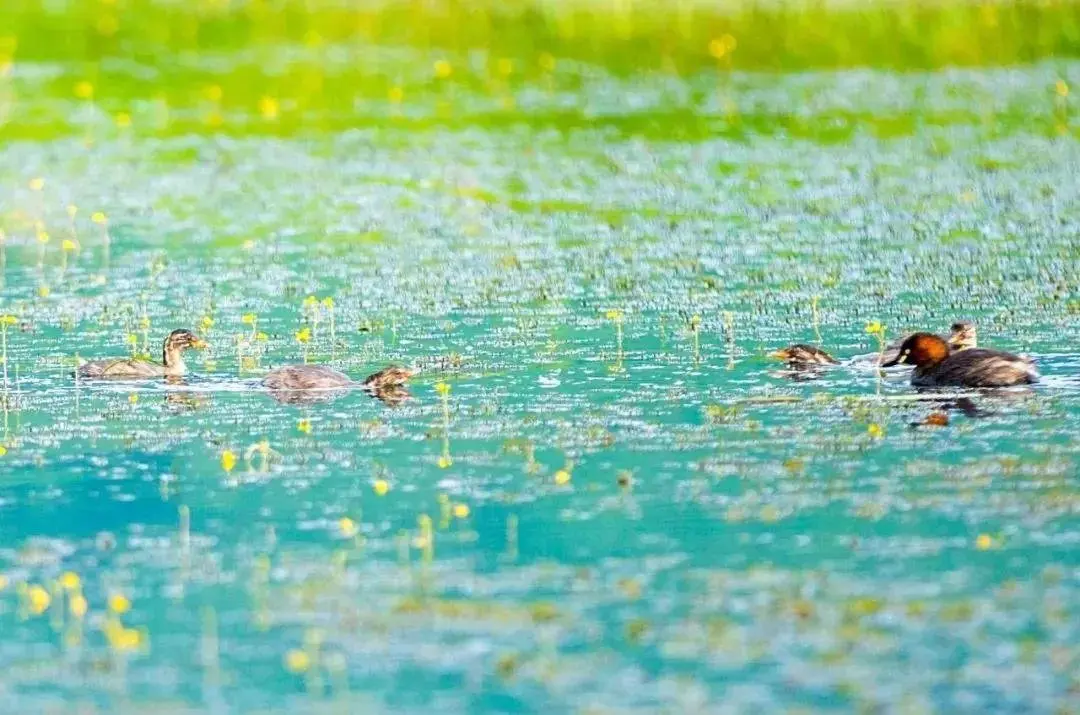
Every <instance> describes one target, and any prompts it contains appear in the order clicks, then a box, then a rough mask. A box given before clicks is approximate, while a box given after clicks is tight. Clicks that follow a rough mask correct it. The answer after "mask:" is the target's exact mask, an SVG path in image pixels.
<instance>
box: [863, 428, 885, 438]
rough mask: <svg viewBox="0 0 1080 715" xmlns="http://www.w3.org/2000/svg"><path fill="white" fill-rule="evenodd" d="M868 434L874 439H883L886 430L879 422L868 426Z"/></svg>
mask: <svg viewBox="0 0 1080 715" xmlns="http://www.w3.org/2000/svg"><path fill="white" fill-rule="evenodd" d="M866 432H867V434H869V435H870V436H871V437H873V438H874V439H881V438H882V437H884V436H885V430H884V429H883V428H882V427H881V425H879V424H872V425H870V426H869V427H867V428H866Z"/></svg>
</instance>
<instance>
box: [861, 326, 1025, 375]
mask: <svg viewBox="0 0 1080 715" xmlns="http://www.w3.org/2000/svg"><path fill="white" fill-rule="evenodd" d="M901 364H903V365H914V366H915V370H914V372H912V374H911V384H912V385H917V386H920V387H939V386H954V387H1009V386H1012V385H1027V384H1031V383H1033V382H1036V381H1037V380H1038V379H1039V373H1038V371H1036V369H1035V365H1034V364H1033V363H1032V362H1031V360H1029V359H1027V358H1023V357H1020V356H1019V355H1013V354H1012V353H1007V352H1002V351H1000V350H986V349H982V348H970V349H967V350H960V351H956V352H954V351H951V350H950V349H949V344H948V343H947V342H946V341H945V340H943V339H942V338H941V336H939V335H934V334H933V333H915V334H914V335H912V336H910V337H908V339H907V340H905V341H904V344H903V345H901V346H900V354H899V355H897V356H896V358H894V359H893V360H890V361H888V362H884V363H882V367H891V366H892V365H901Z"/></svg>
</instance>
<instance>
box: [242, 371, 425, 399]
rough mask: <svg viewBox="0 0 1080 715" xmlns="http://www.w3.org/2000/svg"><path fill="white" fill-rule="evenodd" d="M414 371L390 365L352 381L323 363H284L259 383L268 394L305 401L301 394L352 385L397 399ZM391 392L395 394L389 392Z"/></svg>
mask: <svg viewBox="0 0 1080 715" xmlns="http://www.w3.org/2000/svg"><path fill="white" fill-rule="evenodd" d="M414 374H416V373H415V371H413V370H410V369H408V368H404V367H398V366H396V365H392V366H390V367H387V368H384V369H382V370H379V371H378V372H376V373H373V374H371V375H368V376H367V377H366V378H364V380H363V381H362V382H359V383H356V382H353V381H352V379H350V378H349V376H348V375H346V374H344V373H342V372H338V371H337V370H334V369H333V368H329V367H326V366H325V365H286V366H284V367H279V368H277V369H275V370H271V371H270V372H269V373H267V375H266V377H265V378H263V385H264V386H265V387H266V388H268V389H269V390H270V392H271V393H277V394H280V395H282V396H292V397H293V398H294V399H289V400H288V401H306V398H304V394H305V393H311V392H318V391H325V392H330V393H337V392H340V391H345V390H348V389H350V388H353V387H360V388H361V389H363V390H365V391H366V392H368V393H370V394H372V395H373V396H375V397H378V398H380V399H382V398H383V397H384V396H386V397H398V398H400V397H401V394H400V393H402V392H404V385H405V383H406V382H407V381H408V380H409V378H410V377H412V376H413V375H414ZM391 393H395V394H393V395H391ZM406 395H407V393H406ZM384 401H389V400H384ZM398 401H400V400H398Z"/></svg>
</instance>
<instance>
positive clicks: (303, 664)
mask: <svg viewBox="0 0 1080 715" xmlns="http://www.w3.org/2000/svg"><path fill="white" fill-rule="evenodd" d="M310 667H311V656H309V655H308V654H307V653H305V652H304V651H302V650H295V649H294V650H290V651H289V652H288V653H286V654H285V668H286V670H288V671H289V672H290V673H303V672H305V671H306V670H307V669H308V668H310Z"/></svg>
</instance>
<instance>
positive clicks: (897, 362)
mask: <svg viewBox="0 0 1080 715" xmlns="http://www.w3.org/2000/svg"><path fill="white" fill-rule="evenodd" d="M908 352H910V351H908V350H905V351H904V352H902V353H900V354H899V355H897V356H896V357H894V358H893V359H892V360H889V361H887V362H883V363H881V366H882V367H892V366H893V365H902V364H904V363H905V362H906V361H907V360H906V358H907V356H908Z"/></svg>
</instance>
